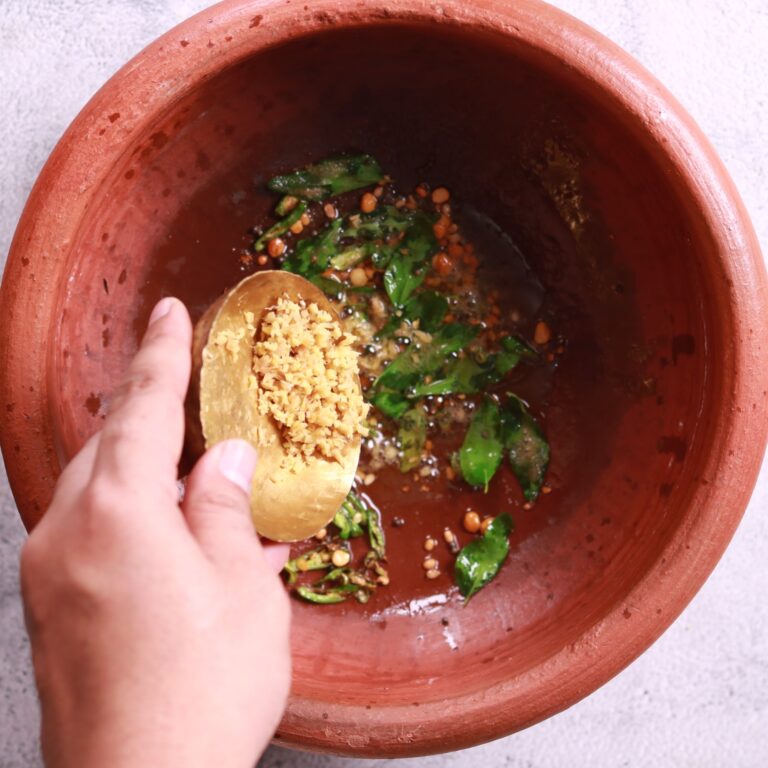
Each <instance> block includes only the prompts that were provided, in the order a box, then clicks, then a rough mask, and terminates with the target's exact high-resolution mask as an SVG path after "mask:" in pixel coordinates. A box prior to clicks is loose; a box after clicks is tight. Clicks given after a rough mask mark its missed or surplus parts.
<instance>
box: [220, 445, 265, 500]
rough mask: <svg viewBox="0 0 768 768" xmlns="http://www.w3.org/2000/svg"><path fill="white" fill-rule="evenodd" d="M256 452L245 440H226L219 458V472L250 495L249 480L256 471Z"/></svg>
mask: <svg viewBox="0 0 768 768" xmlns="http://www.w3.org/2000/svg"><path fill="white" fill-rule="evenodd" d="M256 460H257V456H256V450H255V449H254V448H253V446H252V445H251V444H250V443H248V442H246V441H245V440H227V441H226V442H225V443H224V444H223V446H222V448H221V454H220V456H219V472H221V474H222V475H224V477H226V478H227V480H229V481H230V482H232V483H234V484H235V485H237V486H238V487H240V488H242V489H243V491H245V493H247V494H248V495H249V496H250V495H251V479H252V478H253V470H254V469H256Z"/></svg>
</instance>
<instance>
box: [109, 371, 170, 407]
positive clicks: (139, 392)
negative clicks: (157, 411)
mask: <svg viewBox="0 0 768 768" xmlns="http://www.w3.org/2000/svg"><path fill="white" fill-rule="evenodd" d="M160 384H161V377H160V375H159V374H158V372H157V371H156V370H153V369H149V368H146V367H141V368H137V369H136V370H132V371H130V372H129V373H128V375H127V376H126V377H125V378H124V379H123V381H122V383H121V384H120V386H119V387H118V388H117V391H116V392H115V395H114V397H113V398H112V405H111V408H110V411H111V412H113V413H114V412H115V411H118V410H119V409H120V408H121V407H122V406H123V405H124V404H125V403H126V402H130V401H131V400H134V399H136V398H138V397H145V396H146V395H147V394H152V393H154V392H156V391H157V390H158V389H159V388H160Z"/></svg>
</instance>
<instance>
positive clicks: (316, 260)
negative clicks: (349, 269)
mask: <svg viewBox="0 0 768 768" xmlns="http://www.w3.org/2000/svg"><path fill="white" fill-rule="evenodd" d="M340 236H341V222H340V221H339V220H338V219H337V220H336V221H334V222H332V223H331V224H330V225H329V226H328V227H326V228H325V229H324V230H323V231H322V232H321V233H320V234H319V235H315V236H314V237H307V238H304V239H303V240H300V241H299V242H298V244H297V245H296V248H294V250H293V253H291V254H290V255H289V256H287V257H286V258H285V260H284V261H283V269H285V270H286V271H288V272H293V273H294V274H297V275H301V276H302V277H306V278H310V277H312V276H314V275H320V274H321V273H322V272H324V271H325V270H326V269H327V268H328V266H329V264H330V262H331V259H332V258H333V257H334V256H335V255H336V249H337V247H338V243H339V239H340Z"/></svg>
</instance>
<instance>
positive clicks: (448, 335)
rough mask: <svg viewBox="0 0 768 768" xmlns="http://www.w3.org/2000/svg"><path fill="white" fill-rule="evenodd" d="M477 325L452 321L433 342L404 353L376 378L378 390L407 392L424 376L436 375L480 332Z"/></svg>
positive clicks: (411, 348)
mask: <svg viewBox="0 0 768 768" xmlns="http://www.w3.org/2000/svg"><path fill="white" fill-rule="evenodd" d="M477 332H478V329H477V327H476V326H472V325H465V324H463V323H449V324H448V325H444V326H442V328H440V330H439V331H438V332H437V333H435V334H434V335H433V336H432V341H431V342H429V343H426V344H424V345H422V346H421V347H418V348H416V349H414V348H413V347H409V348H408V349H406V350H404V351H403V352H401V353H400V354H399V355H398V356H397V357H396V358H395V359H394V360H393V361H392V362H391V363H390V364H389V365H388V366H387V367H386V368H385V369H384V372H383V373H382V374H381V375H380V376H379V378H378V379H377V380H376V384H375V388H376V389H390V390H395V391H396V392H405V390H406V389H408V388H409V387H413V386H415V385H416V384H418V382H419V381H420V380H421V379H422V378H423V377H424V376H432V375H434V374H435V373H436V372H437V371H438V370H439V369H440V367H441V366H442V365H443V364H444V363H445V361H446V359H447V358H448V357H450V356H451V355H453V354H455V353H456V352H459V351H461V350H462V349H464V347H466V346H467V344H469V342H470V341H472V339H474V338H475V336H476V335H477Z"/></svg>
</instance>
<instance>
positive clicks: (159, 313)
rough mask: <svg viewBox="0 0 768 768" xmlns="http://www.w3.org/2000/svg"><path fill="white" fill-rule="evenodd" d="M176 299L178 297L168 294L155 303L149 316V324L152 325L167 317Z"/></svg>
mask: <svg viewBox="0 0 768 768" xmlns="http://www.w3.org/2000/svg"><path fill="white" fill-rule="evenodd" d="M175 301H176V299H174V298H173V297H172V296H166V297H165V298H164V299H160V301H158V302H157V304H155V308H154V309H153V310H152V314H151V315H150V316H149V323H148V325H152V323H156V322H157V321H158V320H160V319H161V318H163V317H165V316H166V315H167V314H168V313H169V312H170V311H171V307H172V306H173V304H174V302H175Z"/></svg>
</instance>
